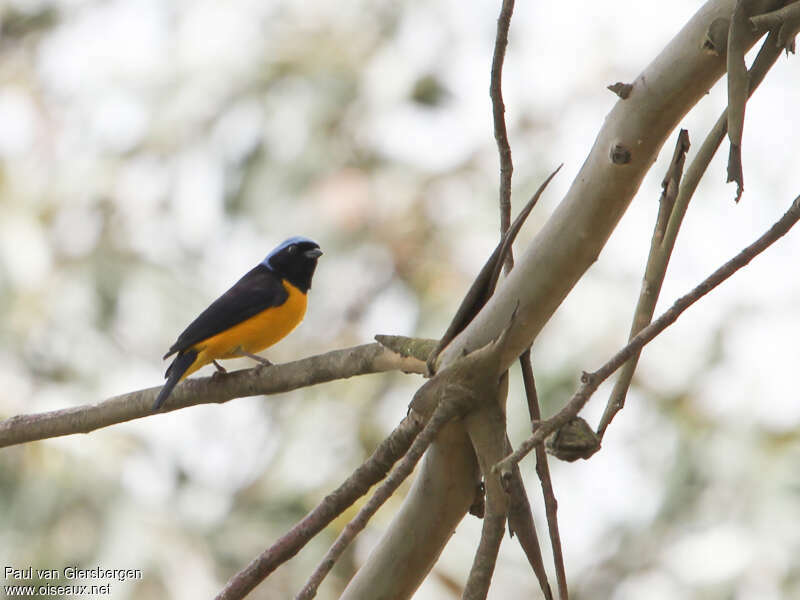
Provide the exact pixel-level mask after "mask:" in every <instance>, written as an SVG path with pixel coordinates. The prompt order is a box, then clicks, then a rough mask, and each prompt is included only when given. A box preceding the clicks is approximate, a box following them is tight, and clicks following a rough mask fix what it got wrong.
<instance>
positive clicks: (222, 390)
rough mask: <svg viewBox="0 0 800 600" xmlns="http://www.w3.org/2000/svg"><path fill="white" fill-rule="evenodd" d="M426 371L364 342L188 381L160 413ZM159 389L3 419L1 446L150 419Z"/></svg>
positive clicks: (417, 363) (414, 360) (418, 363)
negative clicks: (341, 381)
mask: <svg viewBox="0 0 800 600" xmlns="http://www.w3.org/2000/svg"><path fill="white" fill-rule="evenodd" d="M395 370H398V371H404V372H408V373H425V372H426V371H427V368H426V366H425V362H424V361H422V360H419V359H417V358H412V357H403V356H400V355H399V354H397V353H395V352H392V351H391V350H389V349H387V348H386V347H384V346H383V345H381V344H378V343H373V344H364V345H362V346H354V347H352V348H345V349H342V350H334V351H332V352H328V353H326V354H319V355H317V356H310V357H308V358H304V359H301V360H297V361H294V362H289V363H284V364H281V365H271V366H258V367H255V368H253V369H244V370H241V371H235V372H232V373H228V374H227V375H224V376H217V377H198V378H193V379H188V380H186V381H185V382H183V383H182V384H180V385H179V386H178V387H176V388H175V391H174V392H173V393H172V395H171V396H170V398H169V400H168V402H167V404H166V406H165V407H164V409H163V410H162V411H159V412H165V411H172V410H177V409H179V408H186V407H187V406H194V405H196V404H209V403H222V402H227V401H228V400H231V399H233V398H241V397H244V396H258V395H262V394H279V393H282V392H289V391H291V390H295V389H298V388H301V387H307V386H311V385H316V384H318V383H325V382H328V381H333V380H335V379H346V378H348V377H354V376H356V375H365V374H368V373H380V372H384V371H395ZM160 389H161V388H160V387H154V388H148V389H144V390H139V391H136V392H130V393H128V394H122V395H121V396H115V397H113V398H109V399H108V400H104V401H102V402H98V403H97V404H87V405H84V406H76V407H73V408H64V409H61V410H54V411H50V412H44V413H36V414H30V415H17V416H14V417H11V418H9V419H6V420H5V421H2V422H0V448H1V447H4V446H12V445H14V444H22V443H25V442H31V441H34V440H41V439H46V438H51V437H57V436H61V435H71V434H74V433H89V432H90V431H94V430H95V429H99V428H101V427H107V426H109V425H114V424H116V423H122V422H124V421H130V420H132V419H139V418H142V417H149V416H152V415H154V414H159V413H153V412H152V410H151V408H152V406H153V401H154V400H155V397H156V394H158V391H159V390H160Z"/></svg>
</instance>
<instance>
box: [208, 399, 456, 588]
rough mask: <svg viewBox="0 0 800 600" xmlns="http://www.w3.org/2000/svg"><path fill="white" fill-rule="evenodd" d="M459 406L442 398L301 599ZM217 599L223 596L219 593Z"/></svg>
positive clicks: (331, 564)
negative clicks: (219, 595)
mask: <svg viewBox="0 0 800 600" xmlns="http://www.w3.org/2000/svg"><path fill="white" fill-rule="evenodd" d="M460 410H461V406H460V404H459V403H458V402H456V401H455V400H454V398H452V397H446V398H443V399H442V401H441V402H439V404H438V406H437V407H436V410H435V411H434V412H433V415H432V416H431V418H430V420H429V421H428V423H427V424H426V425H425V428H424V429H423V430H422V431H421V432H420V434H419V435H418V436H417V437H416V439H415V440H414V442H413V443H412V444H411V447H410V448H409V449H408V452H407V453H406V454H405V456H403V459H402V460H401V461H400V462H399V463H398V464H397V466H396V467H395V468H394V469H393V470H392V472H391V473H390V474H389V476H388V477H387V478H386V480H385V481H384V482H383V483H382V484H381V485H380V487H379V488H378V489H377V490H375V493H374V494H373V495H372V497H371V498H370V499H369V500H368V501H367V503H366V504H365V505H364V506H363V507H362V508H361V510H359V511H358V514H357V515H356V516H355V518H354V519H353V520H352V521H350V522H349V523H348V524H347V526H346V527H345V528H344V530H343V531H342V533H340V534H339V537H338V538H336V541H335V542H334V543H333V545H332V546H331V547H330V549H329V550H328V553H327V554H326V555H325V557H324V558H323V559H322V561H321V562H320V563H319V565H317V568H316V569H315V570H314V573H312V575H311V577H310V578H309V579H308V582H307V583H306V585H305V586H304V587H303V589H302V590H301V591H300V593H298V594H297V599H298V600H301V599H304V600H308V599H310V598H313V597H314V596H316V594H317V588H319V585H320V584H321V583H322V580H323V579H325V576H326V575H327V574H328V573H329V572H330V570H331V569H332V568H333V565H334V564H336V561H337V560H338V559H339V557H340V556H341V555H342V553H343V552H344V551H345V550H346V549H347V547H348V546H349V545H350V542H352V541H353V539H355V537H356V536H357V535H358V534H359V533H360V532H361V531H362V530H363V529H364V527H366V525H367V523H368V522H369V520H370V519H371V518H372V516H373V515H374V514H375V513H376V512H377V511H378V509H379V508H380V507H381V506H382V505H383V503H384V502H386V500H388V499H389V498H390V497H391V495H392V494H394V492H395V491H396V490H397V488H398V487H400V484H401V483H403V481H405V479H406V478H407V477H408V476H409V475H410V474H411V472H412V471H413V470H414V467H415V466H416V464H417V463H418V462H419V459H420V458H422V455H423V454H424V452H425V450H426V449H427V448H428V446H430V444H431V442H432V441H433V440H434V438H436V436H437V435H438V433H439V431H441V429H442V427H444V426H445V425H446V424H447V422H448V421H450V420H451V419H453V418H454V417H455V416H456V415H457V414H459V412H460ZM217 600H223V599H222V598H221V597H217Z"/></svg>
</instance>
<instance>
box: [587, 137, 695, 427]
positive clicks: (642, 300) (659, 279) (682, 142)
mask: <svg viewBox="0 0 800 600" xmlns="http://www.w3.org/2000/svg"><path fill="white" fill-rule="evenodd" d="M688 150H689V133H688V132H687V131H686V130H685V129H681V131H680V133H679V134H678V140H677V142H676V144H675V152H674V153H673V155H672V160H671V161H670V165H669V168H668V169H667V174H666V176H665V177H664V180H663V182H662V184H661V185H662V187H663V191H662V193H661V199H660V201H659V208H658V217H657V218H656V225H655V227H654V228H653V237H652V239H651V240H650V253H649V254H648V256H647V266H646V267H645V271H644V277H643V278H642V287H641V289H640V290H639V300H638V302H637V303H636V310H635V311H634V313H633V322H632V323H631V331H630V335H629V336H628V339H630V338H632V337H633V336H635V335H636V334H637V333H639V332H640V331H641V330H642V329H644V328H645V327H647V324H648V323H650V321H651V320H652V319H653V313H654V312H655V310H656V303H657V302H658V296H659V294H660V293H661V286H662V285H663V283H664V276H665V275H666V273H667V265H668V264H669V257H670V255H671V254H672V249H673V247H674V246H673V244H674V241H675V240H674V238H673V239H672V240H670V243H666V244H665V243H664V241H665V240H664V235H665V233H666V229H667V224H668V223H669V220H670V218H671V216H672V212H673V210H674V208H675V200H676V198H677V196H678V190H679V189H680V182H681V178H682V176H683V164H684V161H685V160H686V152H687V151H688ZM639 355H640V353H638V352H637V353H636V354H635V355H634V356H633V357H631V359H630V360H629V361H628V362H626V363H625V365H624V366H623V367H622V369H621V371H620V374H619V377H618V378H617V381H616V382H615V383H614V389H613V390H612V391H611V396H610V397H609V399H608V403H607V404H606V409H605V412H604V413H603V417H602V418H601V419H600V424H599V425H598V427H597V435H598V436H600V437H601V438H602V436H603V434H604V433H605V430H606V428H607V427H608V424H609V423H610V422H611V420H612V419H613V418H614V416H615V415H616V414H617V413H618V412H619V411H620V410H622V407H623V406H625V397H626V396H627V394H628V388H629V387H630V385H631V381H632V380H633V374H634V372H635V371H636V365H637V364H638V362H639Z"/></svg>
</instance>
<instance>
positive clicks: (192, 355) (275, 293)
mask: <svg viewBox="0 0 800 600" xmlns="http://www.w3.org/2000/svg"><path fill="white" fill-rule="evenodd" d="M321 255H322V250H320V249H319V244H317V243H316V242H314V241H313V240H310V239H308V238H305V237H301V236H295V237H291V238H289V239H288V240H286V241H285V242H283V243H282V244H280V245H279V246H277V247H276V248H275V249H274V250H273V251H272V252H270V253H269V254H268V255H267V257H266V258H265V259H264V260H262V261H261V262H260V263H259V264H258V265H256V266H255V268H253V269H251V270H250V271H249V272H248V273H247V274H245V276H244V277H242V278H241V279H240V280H239V281H237V282H236V283H235V284H234V285H233V287H232V288H231V289H229V290H228V291H227V292H225V293H224V294H223V295H222V296H220V297H219V298H217V299H216V300H215V301H214V302H213V303H212V304H211V306H209V307H208V308H207V309H205V310H204V311H203V312H202V313H200V316H199V317H197V318H196V319H195V320H194V321H192V322H191V324H190V325H189V326H188V327H187V328H186V329H185V330H184V332H183V333H181V334H180V335H179V336H178V340H177V341H176V342H175V343H174V344H172V347H171V348H170V349H169V352H167V353H166V354H165V355H164V358H167V357H169V356H172V355H173V354H176V353H177V356H176V357H175V359H174V360H173V361H172V364H171V365H170V366H169V368H167V372H166V373H165V374H164V377H165V378H166V380H167V382H166V383H165V384H164V387H163V388H161V392H159V394H158V398H156V401H155V404H153V410H158V409H159V408H160V407H161V405H162V404H164V401H165V400H166V399H167V398H168V397H169V395H170V393H171V392H172V389H173V388H174V387H175V385H176V384H177V383H178V382H179V381H182V380H183V379H185V378H186V377H188V376H189V375H190V374H192V373H194V372H195V371H196V370H197V369H199V368H200V367H202V366H203V365H207V364H208V363H210V362H213V363H214V364H215V366H216V367H217V369H218V370H219V371H221V372H224V369H223V368H222V367H221V366H220V365H219V363H217V359H225V358H238V357H242V356H248V357H250V358H253V359H255V360H258V361H259V362H262V363H265V364H268V361H267V360H266V359H264V358H262V357H260V356H256V355H255V353H256V352H260V351H262V350H264V349H265V348H268V347H270V346H272V345H273V344H275V343H276V342H278V341H279V340H281V339H283V338H284V337H285V336H286V335H288V334H289V332H290V331H292V329H294V328H295V327H297V325H298V324H299V323H300V321H302V320H303V316H304V315H305V313H306V302H307V297H306V294H307V293H308V290H309V289H310V288H311V278H312V277H313V276H314V269H316V268H317V259H318V258H319V257H320V256H321Z"/></svg>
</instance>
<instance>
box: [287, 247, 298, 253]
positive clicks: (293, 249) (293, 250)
mask: <svg viewBox="0 0 800 600" xmlns="http://www.w3.org/2000/svg"><path fill="white" fill-rule="evenodd" d="M287 252H288V253H289V254H297V246H289V248H288V249H287Z"/></svg>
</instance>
